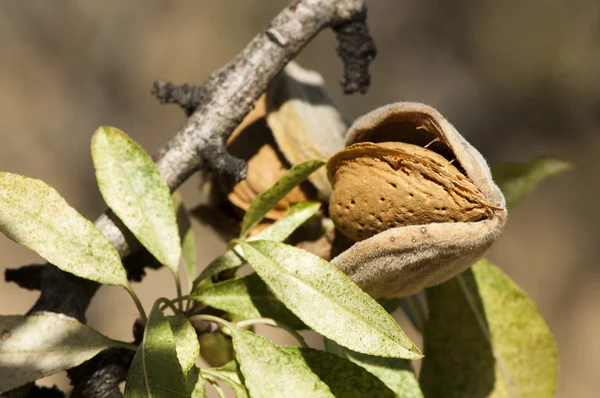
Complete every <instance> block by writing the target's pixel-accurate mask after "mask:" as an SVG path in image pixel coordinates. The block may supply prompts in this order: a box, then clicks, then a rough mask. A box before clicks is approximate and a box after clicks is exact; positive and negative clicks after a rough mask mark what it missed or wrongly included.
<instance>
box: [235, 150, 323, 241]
mask: <svg viewBox="0 0 600 398" xmlns="http://www.w3.org/2000/svg"><path fill="white" fill-rule="evenodd" d="M324 164H325V161H323V160H310V161H308V162H304V163H300V164H297V165H295V166H293V167H292V168H291V169H289V170H288V171H286V172H285V174H284V175H283V177H281V178H280V179H279V181H277V182H276V183H275V184H274V185H273V186H272V187H271V188H269V189H268V190H266V191H265V192H263V193H262V194H260V195H258V196H257V197H256V198H254V200H253V201H252V203H251V204H250V208H249V209H248V211H247V212H246V214H245V215H244V219H243V221H242V231H241V233H240V237H242V238H243V237H245V236H246V235H247V234H248V232H249V231H250V230H251V229H252V228H253V227H254V226H255V225H256V224H258V223H259V222H260V221H261V220H262V219H263V218H264V216H265V214H267V212H268V211H269V210H271V209H272V208H273V207H274V206H275V205H276V204H277V202H279V201H280V200H281V199H283V198H284V197H285V195H287V194H288V193H289V192H290V191H291V190H292V189H293V188H294V187H295V186H297V185H299V184H300V183H302V181H304V180H305V179H306V178H307V177H308V176H309V175H311V174H312V173H313V172H314V171H315V170H317V169H318V168H319V167H321V166H323V165H324Z"/></svg>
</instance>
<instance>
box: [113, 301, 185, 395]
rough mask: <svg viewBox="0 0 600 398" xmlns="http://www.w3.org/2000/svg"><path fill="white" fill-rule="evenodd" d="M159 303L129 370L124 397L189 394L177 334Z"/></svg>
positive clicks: (153, 309) (150, 317)
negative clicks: (177, 344)
mask: <svg viewBox="0 0 600 398" xmlns="http://www.w3.org/2000/svg"><path fill="white" fill-rule="evenodd" d="M158 304H159V302H157V303H155V304H154V307H153V308H152V312H151V313H150V316H149V317H148V323H147V324H146V329H145V330H144V338H143V340H142V343H141V344H140V346H139V347H138V350H137V351H136V353H135V356H134V357H133V361H132V362H131V367H130V368H129V372H128V373H127V382H126V384H125V394H124V397H125V398H128V397H130V398H141V397H153V396H154V397H177V396H180V397H187V396H189V395H188V392H187V386H186V380H185V378H184V376H183V372H182V370H181V365H180V364H179V360H178V359H177V348H176V345H175V337H174V335H173V332H172V331H171V327H170V326H169V321H168V320H167V318H166V317H165V316H164V315H163V313H162V312H161V311H160V308H159V306H158Z"/></svg>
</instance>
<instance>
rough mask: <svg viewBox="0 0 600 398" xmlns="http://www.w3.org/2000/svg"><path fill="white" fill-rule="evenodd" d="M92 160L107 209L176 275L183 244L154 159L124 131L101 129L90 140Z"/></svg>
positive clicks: (163, 181) (165, 188)
mask: <svg viewBox="0 0 600 398" xmlns="http://www.w3.org/2000/svg"><path fill="white" fill-rule="evenodd" d="M92 158H93V161H94V168H95V169H96V179H97V180H98V187H99V188H100V192H101V193H102V197H103V198H104V201H105V202H106V204H107V205H108V207H110V208H111V209H112V211H114V212H115V214H116V215H117V216H118V217H119V218H120V219H121V221H123V224H125V226H127V228H128V229H129V230H130V231H131V232H132V233H133V234H134V235H135V237H136V238H137V239H138V240H139V241H140V243H141V244H142V245H143V246H144V247H145V248H146V249H147V250H148V251H149V252H150V253H151V254H152V255H153V256H154V257H155V258H156V259H157V260H158V261H160V262H161V263H162V264H165V265H166V266H167V267H169V269H170V270H171V271H172V272H173V273H174V274H176V273H177V269H178V265H179V257H180V256H181V242H180V239H179V231H178V227H177V222H176V218H175V212H174V210H173V203H172V201H171V194H170V192H169V187H168V186H167V184H166V182H165V180H164V178H163V176H162V174H161V173H160V171H159V170H158V168H157V167H156V164H155V163H154V162H153V161H152V158H151V157H150V155H148V154H147V153H146V152H145V151H144V150H143V149H142V147H140V146H139V145H138V144H137V143H136V142H134V141H133V140H132V139H131V138H129V137H128V136H127V135H126V134H125V133H124V132H122V131H121V130H118V129H116V128H113V127H100V128H99V129H98V130H96V132H95V133H94V136H93V138H92Z"/></svg>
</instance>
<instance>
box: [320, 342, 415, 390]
mask: <svg viewBox="0 0 600 398" xmlns="http://www.w3.org/2000/svg"><path fill="white" fill-rule="evenodd" d="M325 349H326V350H327V351H328V352H331V353H333V354H336V355H338V356H340V357H342V358H346V359H347V360H349V361H351V362H353V363H354V364H356V365H358V366H360V367H362V368H364V369H365V370H367V371H368V372H369V373H371V374H373V375H374V376H375V377H377V378H378V379H379V380H381V381H382V382H383V383H384V384H385V385H386V386H387V387H388V388H389V389H390V390H391V391H393V393H394V394H393V396H394V397H398V398H422V397H423V392H422V391H421V388H420V387H419V382H418V381H417V378H416V377H415V374H414V372H413V370H412V368H411V366H410V362H409V361H408V360H406V359H402V358H384V357H378V356H374V355H365V354H360V353H358V352H354V351H351V350H348V349H347V348H344V347H341V346H339V345H337V344H336V343H335V342H333V341H331V340H329V339H325Z"/></svg>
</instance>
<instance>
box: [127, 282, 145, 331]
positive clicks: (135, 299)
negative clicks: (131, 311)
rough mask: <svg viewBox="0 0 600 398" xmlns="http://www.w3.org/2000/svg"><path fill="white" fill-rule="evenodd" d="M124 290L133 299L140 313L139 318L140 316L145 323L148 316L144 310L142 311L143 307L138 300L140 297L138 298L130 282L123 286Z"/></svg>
mask: <svg viewBox="0 0 600 398" xmlns="http://www.w3.org/2000/svg"><path fill="white" fill-rule="evenodd" d="M125 290H127V292H128V293H129V295H130V296H131V298H132V299H133V302H134V303H135V306H136V307H137V309H138V311H139V313H140V318H142V321H143V322H144V323H146V322H147V321H148V317H147V316H146V311H144V307H143V306H142V303H141V302H140V299H139V298H138V296H137V294H135V291H134V290H133V288H132V287H131V285H130V284H127V286H125Z"/></svg>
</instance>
